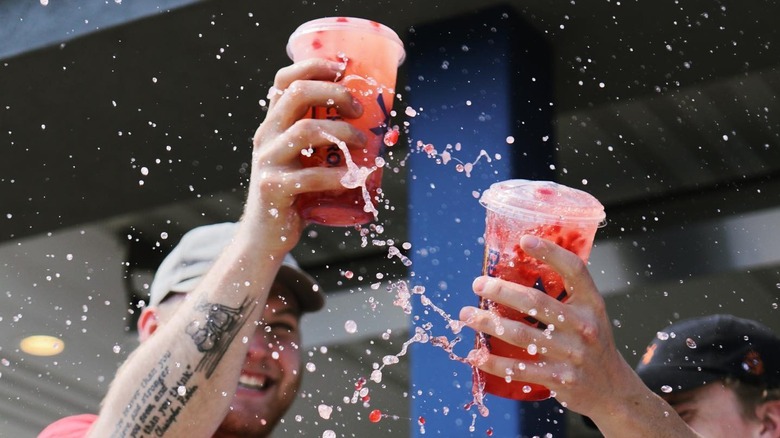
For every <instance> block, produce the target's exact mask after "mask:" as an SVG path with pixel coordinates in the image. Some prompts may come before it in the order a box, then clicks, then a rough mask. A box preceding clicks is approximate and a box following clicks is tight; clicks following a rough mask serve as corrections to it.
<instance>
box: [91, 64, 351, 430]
mask: <svg viewBox="0 0 780 438" xmlns="http://www.w3.org/2000/svg"><path fill="white" fill-rule="evenodd" d="M340 68H342V67H340V65H339V64H338V63H332V62H327V61H322V60H311V61H306V62H302V63H299V64H295V65H292V66H289V67H286V68H284V69H282V70H280V71H279V73H278V74H277V76H276V79H275V82H274V87H275V89H277V90H283V92H278V93H274V94H273V96H271V99H270V104H269V111H268V114H267V116H266V119H265V121H264V122H263V124H262V125H261V126H260V127H259V128H258V129H257V132H256V134H255V136H254V148H253V153H252V171H251V176H250V181H249V188H248V195H247V200H246V204H245V208H244V213H243V216H242V218H241V221H240V222H239V226H238V229H237V234H236V236H235V238H234V240H233V242H232V243H231V244H229V245H228V246H227V248H226V249H225V250H224V252H223V253H222V254H221V255H220V257H219V258H218V259H217V260H216V261H215V263H214V265H213V267H212V268H211V270H210V271H209V272H208V274H206V276H205V277H204V278H203V280H202V281H201V282H200V284H199V285H198V287H197V289H196V290H195V291H193V292H191V293H190V294H189V295H188V299H187V300H185V301H184V302H183V303H182V304H181V305H180V306H179V307H178V308H177V309H176V311H175V313H174V314H173V315H172V316H171V318H170V320H169V321H166V322H165V323H164V324H160V325H159V328H158V329H157V330H156V331H155V333H154V335H153V336H151V337H150V338H149V339H148V340H145V341H144V342H142V343H141V345H140V346H139V348H138V349H137V350H136V351H134V352H133V354H131V356H130V357H129V358H128V360H127V361H126V363H125V364H123V366H122V367H121V368H120V370H119V371H118V373H117V375H116V377H115V379H114V381H113V383H112V384H111V387H110V389H109V392H108V394H107V395H106V397H105V399H104V400H103V405H102V408H101V411H100V416H99V420H98V421H97V422H96V423H95V425H94V426H93V427H92V429H91V431H90V435H89V436H92V437H107V436H111V437H134V436H150V435H154V436H187V437H210V436H212V434H213V433H214V431H215V430H216V429H217V428H218V427H219V425H220V423H221V422H222V420H223V418H224V416H225V414H226V413H227V412H228V409H229V406H230V402H231V400H232V398H233V394H234V392H235V390H236V387H237V382H238V377H239V374H240V372H241V367H242V364H243V363H244V361H245V357H246V354H247V351H248V343H246V342H242V338H244V337H249V338H251V337H252V336H253V334H254V332H255V329H256V324H255V322H256V321H257V320H259V318H260V315H261V313H262V309H263V306H264V305H265V302H266V299H267V296H268V292H269V289H270V287H271V285H272V283H273V280H274V278H275V276H276V273H277V271H278V269H279V267H280V265H281V262H282V260H283V257H284V255H285V254H286V253H287V252H289V250H290V249H292V248H293V247H294V246H295V244H296V243H297V242H298V240H299V239H300V234H301V232H302V230H303V227H304V226H305V224H304V223H302V222H303V221H302V220H301V218H300V216H299V215H298V214H297V212H296V210H295V208H294V207H293V203H294V201H295V198H296V196H297V195H298V194H299V193H303V192H308V191H320V190H338V189H340V188H341V185H340V182H339V180H340V177H341V175H342V174H343V172H344V170H343V169H338V168H312V169H302V168H301V166H300V164H299V161H298V157H299V154H300V153H301V150H303V149H306V148H308V147H310V146H314V147H316V146H321V145H327V144H329V142H328V141H327V139H326V138H325V137H324V136H323V135H322V131H323V130H325V129H327V131H328V132H329V133H331V134H332V135H334V136H337V137H338V138H340V139H342V140H344V141H345V142H346V143H347V144H348V145H350V146H358V145H360V146H362V144H363V143H364V137H363V135H362V134H360V133H359V132H358V131H357V130H356V129H354V128H352V127H351V126H350V125H349V124H347V123H346V122H344V121H333V120H316V121H315V120H302V117H304V115H305V113H306V111H307V110H308V109H309V108H310V107H311V106H326V105H329V106H335V107H336V108H337V109H338V110H339V112H340V113H341V114H342V116H344V117H346V118H351V117H356V116H358V115H359V113H360V111H361V109H360V108H359V107H358V106H356V105H355V104H354V99H353V98H352V96H351V95H350V94H349V93H348V92H347V91H346V90H345V89H344V88H343V87H342V86H340V85H339V84H337V83H334V82H333V80H334V78H336V77H337V72H339V71H340ZM328 102H330V104H329V103H328Z"/></svg>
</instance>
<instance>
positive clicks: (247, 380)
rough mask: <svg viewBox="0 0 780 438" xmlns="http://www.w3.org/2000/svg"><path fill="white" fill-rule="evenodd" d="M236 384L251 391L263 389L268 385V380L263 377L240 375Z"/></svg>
mask: <svg viewBox="0 0 780 438" xmlns="http://www.w3.org/2000/svg"><path fill="white" fill-rule="evenodd" d="M238 383H239V384H240V385H241V386H246V387H248V388H252V389H264V388H265V387H266V384H267V383H268V379H267V378H266V377H265V376H246V375H244V374H242V375H241V376H240V377H239V378H238Z"/></svg>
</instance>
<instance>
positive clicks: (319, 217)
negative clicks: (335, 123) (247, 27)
mask: <svg viewBox="0 0 780 438" xmlns="http://www.w3.org/2000/svg"><path fill="white" fill-rule="evenodd" d="M287 54H288V55H289V56H290V58H291V59H292V60H293V61H294V62H298V61H301V60H304V59H309V58H326V59H330V60H334V61H342V62H345V64H346V70H345V71H344V76H343V78H341V80H340V83H341V84H342V85H344V86H345V87H346V88H347V89H348V90H349V91H350V93H351V94H352V96H353V97H354V98H355V99H357V100H358V101H360V103H361V104H362V105H363V115H362V116H361V117H360V118H358V119H346V120H347V122H349V123H351V124H352V125H354V126H355V127H357V128H358V129H360V130H362V131H363V133H364V134H366V137H367V138H369V139H370V140H369V141H368V143H367V144H366V146H365V148H364V149H362V150H354V149H353V150H350V151H347V150H346V147H344V146H341V147H340V146H339V145H338V142H336V141H335V139H334V144H332V145H331V146H329V147H318V148H315V150H314V151H313V153H312V154H311V155H310V156H305V155H302V156H301V163H302V164H303V166H306V167H314V166H323V167H337V166H347V167H348V169H349V170H348V172H347V176H346V177H345V178H344V179H342V184H343V185H344V186H345V187H347V188H348V189H349V190H346V191H323V192H316V193H304V194H301V195H299V196H298V200H297V203H298V205H297V207H298V211H299V212H300V214H301V216H302V217H303V218H304V219H305V220H307V221H309V222H314V223H319V224H323V225H331V226H350V225H359V224H365V223H367V222H370V221H372V220H373V219H374V218H375V217H376V214H377V210H376V203H377V201H378V198H379V192H380V190H381V182H382V169H383V165H384V162H383V160H382V158H381V157H382V153H383V149H384V147H385V142H384V138H385V134H386V133H387V132H388V129H389V124H390V110H391V109H392V107H393V98H394V96H395V81H396V74H397V70H398V66H399V65H400V64H401V63H402V62H403V60H404V57H405V56H406V54H405V52H404V47H403V43H402V42H401V39H400V38H399V37H398V35H397V34H396V33H395V32H393V30H391V29H390V28H388V27H387V26H385V25H383V24H380V23H377V22H375V21H370V20H365V19H362V18H353V17H326V18H320V19H317V20H312V21H309V22H307V23H304V24H302V25H301V26H300V27H298V29H297V30H295V32H293V34H292V35H290V39H289V42H288V44H287ZM309 117H312V118H317V119H323V118H328V119H341V117H340V116H339V115H338V113H337V112H336V110H335V108H332V107H315V108H312V109H311V110H310V112H309ZM364 178H365V180H364Z"/></svg>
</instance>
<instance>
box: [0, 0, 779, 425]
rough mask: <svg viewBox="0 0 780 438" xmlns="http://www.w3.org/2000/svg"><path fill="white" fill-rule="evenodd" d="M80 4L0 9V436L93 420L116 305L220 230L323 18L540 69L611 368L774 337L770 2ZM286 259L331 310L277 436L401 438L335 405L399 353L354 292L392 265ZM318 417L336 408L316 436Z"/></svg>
mask: <svg viewBox="0 0 780 438" xmlns="http://www.w3.org/2000/svg"><path fill="white" fill-rule="evenodd" d="M93 3H95V4H93V5H85V4H80V3H78V2H74V1H71V2H68V1H61V2H57V1H54V0H52V1H51V2H50V3H49V4H48V5H47V6H43V5H41V4H40V3H38V2H22V1H20V0H0V146H2V148H3V149H2V150H3V151H4V153H3V155H2V156H3V158H2V159H0V209H2V211H1V212H0V213H2V214H1V215H0V286H1V287H0V289H2V290H0V293H2V300H3V301H2V306H0V383H1V384H0V436H33V435H34V433H35V432H36V431H37V430H39V429H40V427H41V426H42V425H43V424H44V423H46V422H48V421H50V420H52V419H54V418H57V417H59V416H61V415H64V414H67V413H71V412H84V411H91V410H94V409H96V407H97V403H98V402H99V400H100V398H101V397H102V394H103V392H104V391H105V390H106V387H107V385H108V383H109V382H110V380H111V376H112V375H113V372H114V370H115V368H116V366H117V365H118V364H119V363H120V362H121V361H122V360H123V359H124V357H125V355H126V354H127V352H128V351H130V350H131V349H132V348H133V346H134V345H135V340H134V333H133V331H132V329H131V327H132V315H131V314H130V313H129V312H128V309H127V303H128V302H129V300H130V298H129V297H128V290H130V291H133V292H137V293H139V294H140V295H142V293H143V287H144V286H143V285H144V283H145V282H148V281H149V275H150V270H151V269H153V268H154V266H155V265H156V262H157V261H159V259H160V257H162V256H163V255H164V253H165V252H166V251H167V249H168V248H170V246H171V245H173V244H175V242H176V241H177V240H178V238H179V237H180V236H181V234H183V233H184V232H185V231H186V230H188V229H190V228H192V227H194V226H197V225H199V224H202V223H209V222H216V221H223V220H234V219H236V218H237V217H238V216H239V215H240V212H241V199H242V196H243V183H244V178H245V177H246V175H245V172H244V171H245V169H246V160H247V158H248V156H249V150H248V144H249V138H251V135H252V133H253V131H254V128H255V127H256V125H257V124H258V123H259V122H260V120H261V119H262V116H263V114H262V111H261V110H260V108H259V105H258V100H259V99H260V98H262V97H264V94H265V90H266V89H267V88H268V86H269V85H270V81H271V80H272V78H273V74H274V72H275V71H276V70H277V69H278V68H279V67H281V66H283V65H286V64H287V63H288V62H289V61H288V60H287V59H286V55H285V52H284V45H285V42H286V37H287V35H289V33H290V32H291V31H292V30H293V29H294V28H295V27H296V26H297V25H298V24H300V23H301V22H303V21H306V20H307V19H310V18H315V17H319V16H325V15H355V16H365V17H370V18H373V19H376V20H378V21H381V22H383V23H385V24H387V25H389V26H390V27H392V28H394V29H396V30H397V31H398V32H399V34H401V36H402V38H405V36H407V33H408V32H410V30H411V29H413V28H414V26H419V25H421V24H424V23H428V22H432V21H435V20H439V19H446V18H448V17H454V16H460V15H463V14H466V15H468V14H473V13H474V12H475V11H476V10H478V9H482V8H486V7H490V6H495V5H505V7H506V8H508V10H511V11H513V14H516V15H517V16H519V17H521V19H522V20H525V21H526V22H528V23H529V24H530V25H531V26H532V27H534V28H535V29H537V30H538V31H539V32H541V33H542V34H543V35H544V36H545V38H547V39H548V40H549V41H550V44H551V47H552V50H553V53H554V55H553V60H554V66H553V83H554V93H555V94H554V95H555V97H554V102H544V103H540V105H541V104H545V105H552V106H553V108H554V109H555V132H554V136H553V141H551V142H550V143H551V146H552V147H554V148H555V151H556V158H557V163H556V169H555V173H556V178H557V180H559V181H560V182H563V183H564V184H567V185H570V186H573V187H579V188H584V189H586V190H587V191H589V192H591V193H593V194H594V195H595V196H596V197H598V198H599V199H600V200H601V201H602V202H603V203H604V204H605V205H606V207H607V213H608V217H609V223H608V225H607V226H606V227H604V228H603V229H602V230H600V231H599V241H598V242H597V247H596V248H595V249H594V253H593V255H592V266H591V270H592V272H593V273H594V276H595V277H596V280H597V282H598V284H599V286H600V287H601V289H602V292H604V294H605V296H606V297H607V300H608V306H609V310H610V315H611V316H612V317H613V319H614V320H615V327H616V336H617V338H618V345H619V347H620V348H621V351H624V352H625V353H626V355H627V356H632V355H634V354H635V352H636V351H638V350H641V348H642V347H643V345H644V343H645V342H646V339H647V334H648V333H654V332H655V331H656V330H657V329H659V328H660V327H661V326H663V325H664V324H665V323H666V322H667V321H670V320H673V319H675V318H679V317H683V316H686V315H692V314H696V313H706V312H712V311H730V312H733V313H738V314H742V315H746V316H752V317H755V318H758V319H760V320H762V321H763V322H764V323H766V324H768V325H770V326H772V327H774V328H775V329H776V330H779V331H780V326H779V325H778V324H780V323H778V321H780V318H778V309H777V306H778V302H779V301H780V298H779V296H780V287H778V285H780V268H779V266H780V251H777V250H776V248H778V247H780V242H778V236H777V233H776V231H775V230H776V224H777V223H778V220H780V214H778V210H779V209H780V208H779V207H780V139H778V133H780V123H779V120H780V119H778V117H777V114H780V104H779V103H778V99H777V96H778V91H779V90H780V69H778V63H780V61H778V60H780V47H779V46H780V44H779V43H778V39H777V38H776V37H777V32H778V30H777V28H776V26H775V23H774V19H775V17H777V16H780V5H778V4H775V2H770V1H755V2H749V3H745V2H737V1H735V0H732V1H704V0H696V1H686V2H679V1H657V2H652V3H650V2H643V3H640V2H639V1H615V0H609V1H608V0H599V1H596V0H590V1H583V0H579V1H572V2H556V3H553V2H549V1H542V0H526V1H520V0H513V1H503V2H497V1H481V2H474V1H463V0H447V1H444V0H438V1H437V0H428V1H421V0H416V1H415V0H402V1H395V0H393V1H370V2H369V1H354V0H342V1H312V0H302V1H298V2H294V3H291V2H287V3H284V4H274V5H268V4H267V2H263V3H261V2H241V3H240V4H238V3H237V2H230V1H227V0H212V1H199V2H191V1H185V0H178V1H175V0H168V1H163V0H159V1H147V2H128V1H125V2H121V1H115V2H103V3H102V4H101V3H99V2H93ZM404 73H405V71H404V69H403V67H402V70H401V79H400V81H401V84H400V85H403V83H404V81H406V80H407V78H406V77H405V76H404ZM399 89H402V87H399ZM402 94H403V93H402ZM408 140H409V141H413V140H414V139H413V138H409V139H408ZM397 148H398V149H397V150H398V152H397V155H399V156H401V155H403V154H405V153H407V152H408V151H406V150H404V149H403V145H399V146H398V147H397ZM392 164H393V165H395V166H397V169H398V172H397V173H393V174H392V175H386V178H385V181H384V183H383V186H384V188H385V190H386V192H387V196H386V197H387V199H388V200H389V204H390V206H391V207H392V209H390V210H386V211H383V212H382V215H381V216H380V220H381V221H382V224H383V225H384V226H385V231H384V233H383V234H384V236H385V237H386V238H393V239H396V240H399V241H404V240H405V239H406V233H407V231H406V225H405V224H406V220H407V219H406V211H407V209H406V207H407V206H406V193H405V190H406V188H405V181H406V179H407V178H408V177H409V174H408V173H409V172H410V170H409V169H407V168H406V167H404V166H403V165H401V164H399V162H394V163H392ZM387 176H390V177H387ZM295 255H296V256H297V258H298V259H299V261H300V262H301V264H302V265H303V266H304V267H305V268H306V269H307V270H309V271H310V272H312V273H313V274H314V275H315V276H317V278H318V279H320V281H321V282H322V283H323V285H324V286H325V289H326V290H328V291H329V312H327V314H323V315H319V316H317V317H312V318H311V319H310V320H309V321H307V324H306V327H307V330H308V331H307V332H305V333H304V338H305V339H306V348H307V349H308V350H307V351H309V354H310V356H309V357H310V360H311V361H312V363H313V364H314V365H315V368H316V369H317V371H315V372H311V373H309V374H307V375H306V380H305V382H306V385H307V386H305V388H304V390H303V393H304V397H302V399H301V400H299V407H298V408H297V409H294V413H293V414H291V415H290V416H288V418H287V419H285V423H284V425H283V426H282V427H283V429H284V431H283V432H285V433H282V432H280V434H281V436H285V435H286V433H289V432H291V431H294V432H296V433H300V434H303V435H307V436H319V435H320V434H321V433H322V430H324V428H325V427H333V428H334V429H336V430H339V431H341V432H343V433H344V434H345V436H353V435H354V436H365V435H367V434H368V433H373V434H374V435H375V436H376V435H377V434H378V433H380V434H386V435H387V436H398V435H401V436H404V435H408V434H409V428H410V424H409V422H404V421H398V422H396V423H393V424H390V423H385V424H384V425H383V427H382V428H381V430H376V428H374V429H365V430H364V429H362V428H363V427H366V425H365V423H366V422H365V421H355V420H354V418H355V417H356V416H360V415H361V414H362V415H365V410H364V409H362V407H360V406H347V405H345V404H344V403H343V402H342V398H343V397H344V396H345V395H351V394H349V382H350V380H349V378H351V377H353V376H355V375H359V374H360V373H361V372H362V373H365V371H366V369H367V368H368V369H370V366H371V363H373V362H375V361H378V360H379V358H381V357H383V356H384V355H385V354H395V353H397V352H398V351H399V348H400V344H401V343H402V342H403V341H404V340H405V339H406V336H407V335H406V331H405V330H406V329H407V327H408V321H407V319H406V317H405V315H404V314H403V313H402V312H400V310H399V309H397V308H395V307H394V306H393V305H392V302H391V301H392V300H391V299H389V298H388V294H384V293H377V292H376V290H380V291H381V290H383V289H384V286H381V287H379V288H377V289H372V287H371V284H372V283H375V282H376V279H375V275H374V274H375V273H377V272H382V273H386V277H385V279H384V281H385V282H389V281H395V280H398V279H402V278H404V277H405V275H406V269H405V267H403V266H402V265H400V264H398V263H391V262H390V261H388V258H387V252H386V248H380V247H374V246H372V245H366V246H361V240H360V236H359V235H358V233H357V231H355V230H351V229H329V228H321V227H312V228H311V229H310V230H309V231H308V233H307V235H306V236H305V237H304V239H303V240H302V243H301V245H299V247H298V248H297V249H296V252H295ZM128 264H129V265H128ZM346 271H352V272H354V273H356V275H355V277H353V278H351V279H348V278H347V277H346V276H344V272H346ZM373 300H379V301H380V302H378V303H377V302H375V301H373ZM638 303H641V304H638ZM131 310H132V309H131ZM347 320H355V321H356V322H357V323H358V327H359V331H358V332H357V333H355V334H350V333H347V332H346V331H345V330H344V329H343V327H344V323H345V321H347ZM42 329H45V330H48V331H50V332H51V333H53V334H57V335H60V336H62V337H63V339H65V344H66V349H65V352H64V353H63V354H62V355H60V356H57V357H55V358H45V359H41V358H34V357H30V356H26V355H24V354H23V353H20V352H19V351H18V348H17V344H18V340H19V338H20V337H21V336H23V335H26V334H31V333H36V332H39V331H40V330H42ZM386 330H390V331H391V332H392V336H391V337H390V338H389V339H387V340H386V339H383V336H382V334H383V333H385V332H386ZM385 337H387V336H385ZM322 345H327V346H328V349H327V351H323V350H322V349H320V348H319V347H320V346H322ZM333 373H338V374H343V375H345V377H344V379H332V378H328V377H332V376H333ZM406 381H407V370H406V369H405V367H404V366H403V363H402V364H401V365H399V366H398V367H397V368H396V371H394V377H393V378H388V380H387V382H385V383H386V388H385V389H384V390H383V391H384V392H380V393H381V394H383V396H380V395H379V393H378V394H377V397H375V400H376V402H375V403H376V406H377V407H380V406H381V407H382V409H386V410H387V411H388V412H396V413H398V415H401V416H403V415H404V414H405V413H406V412H407V409H408V408H407V407H406V404H407V403H408V398H407V396H406V395H405V394H404V391H406V390H407V387H406V385H405V383H404V382H406ZM345 393H346V394H345ZM383 399H384V400H383ZM380 400H383V401H380ZM321 402H327V403H330V404H333V405H334V406H336V405H338V406H339V407H340V408H341V409H342V410H341V412H340V416H339V418H338V419H335V418H334V420H333V421H332V422H331V424H329V425H328V424H325V422H323V421H322V419H321V418H318V416H317V415H316V410H315V409H316V405H317V404H319V403H321ZM382 403H387V404H386V405H383V404H382ZM30 412H34V413H35V414H31V413H30ZM296 415H300V416H301V417H300V418H296ZM577 433H578V434H581V436H585V432H577Z"/></svg>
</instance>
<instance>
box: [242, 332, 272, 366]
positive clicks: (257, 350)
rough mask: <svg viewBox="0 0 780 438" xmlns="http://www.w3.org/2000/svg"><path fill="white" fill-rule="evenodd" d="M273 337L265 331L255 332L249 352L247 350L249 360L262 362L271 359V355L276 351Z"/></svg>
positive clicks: (250, 342)
mask: <svg viewBox="0 0 780 438" xmlns="http://www.w3.org/2000/svg"><path fill="white" fill-rule="evenodd" d="M270 338H271V336H270V335H269V334H266V333H265V332H264V331H261V330H258V331H257V332H255V334H254V336H252V339H250V340H249V350H247V353H246V356H247V360H250V361H260V360H263V359H266V358H268V357H271V354H272V353H273V351H274V350H275V348H274V344H273V341H272V340H271V339H270Z"/></svg>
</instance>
